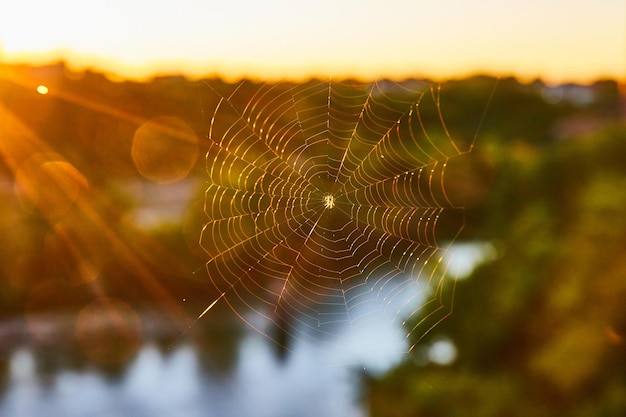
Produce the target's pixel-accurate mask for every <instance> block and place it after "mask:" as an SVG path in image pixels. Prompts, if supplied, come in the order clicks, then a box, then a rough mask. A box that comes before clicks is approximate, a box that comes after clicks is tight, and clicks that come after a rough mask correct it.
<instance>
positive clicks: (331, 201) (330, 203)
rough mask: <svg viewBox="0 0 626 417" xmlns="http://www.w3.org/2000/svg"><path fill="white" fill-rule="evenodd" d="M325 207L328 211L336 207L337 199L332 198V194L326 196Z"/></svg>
mask: <svg viewBox="0 0 626 417" xmlns="http://www.w3.org/2000/svg"><path fill="white" fill-rule="evenodd" d="M324 207H325V208H327V209H331V208H333V207H335V198H334V197H333V196H332V194H325V195H324Z"/></svg>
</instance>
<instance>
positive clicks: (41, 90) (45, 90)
mask: <svg viewBox="0 0 626 417" xmlns="http://www.w3.org/2000/svg"><path fill="white" fill-rule="evenodd" d="M48 91H49V90H48V87H46V86H45V85H43V84H39V85H38V86H37V92H38V93H39V94H41V95H43V96H45V95H46V94H48Z"/></svg>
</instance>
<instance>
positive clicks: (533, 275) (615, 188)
mask: <svg viewBox="0 0 626 417" xmlns="http://www.w3.org/2000/svg"><path fill="white" fill-rule="evenodd" d="M485 152H487V154H488V155H489V158H490V159H491V161H492V163H493V166H494V172H495V173H494V177H495V178H496V181H495V183H494V187H493V189H492V191H491V193H490V194H489V196H488V198H487V199H486V203H485V207H484V213H483V217H482V219H483V224H482V226H481V227H480V228H479V229H478V230H479V232H478V234H477V237H478V238H480V239H484V240H491V242H492V243H493V244H494V246H495V247H496V249H497V251H498V257H497V259H495V260H494V261H492V262H490V263H487V264H483V265H482V266H480V267H478V268H477V269H476V270H475V271H474V273H473V275H472V276H471V277H470V278H468V279H465V280H461V281H459V282H458V284H457V290H456V299H455V305H454V314H453V316H452V317H450V318H449V319H448V320H446V321H445V322H443V323H442V324H441V325H440V326H438V327H437V328H436V329H435V330H434V331H433V332H432V333H431V334H430V335H428V337H426V338H425V339H424V340H423V341H422V343H428V342H429V341H430V340H433V339H434V338H438V337H441V336H442V335H445V336H446V337H448V338H450V339H451V340H453V341H454V343H455V345H456V347H457V349H458V352H459V353H458V357H457V360H456V362H455V363H454V364H453V365H451V366H448V367H442V366H435V365H433V364H427V365H422V366H419V365H417V364H416V363H415V362H414V361H412V360H411V359H409V360H407V362H406V363H405V364H403V365H401V366H399V367H398V368H396V369H395V370H393V371H391V372H390V373H389V374H388V375H386V376H384V377H382V378H379V379H372V380H370V381H369V383H368V389H369V390H368V400H369V405H370V409H371V415H372V416H432V417H434V416H485V417H487V416H561V415H571V416H599V415H601V416H622V415H625V414H626V396H625V394H626V307H625V306H626V304H625V303H624V300H626V279H625V277H626V257H624V254H625V252H624V251H625V248H626V233H625V231H626V216H624V213H626V193H625V192H624V190H626V164H625V163H624V159H623V158H624V155H626V128H625V127H624V126H623V125H615V126H612V127H611V126H609V127H607V128H605V129H604V130H601V131H596V132H595V133H593V134H587V135H584V136H582V137H579V138H576V139H571V140H568V141H564V142H554V143H552V144H550V145H546V144H542V145H537V144H533V143H532V142H530V143H529V142H528V141H520V140H511V141H509V142H506V141H503V140H501V141H495V142H492V143H491V144H490V145H488V146H487V150H486V151H485Z"/></svg>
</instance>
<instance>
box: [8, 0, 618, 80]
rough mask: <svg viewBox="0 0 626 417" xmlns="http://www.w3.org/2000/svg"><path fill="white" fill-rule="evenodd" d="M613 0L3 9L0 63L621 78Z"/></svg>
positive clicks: (127, 1)
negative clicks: (585, 0) (51, 62)
mask: <svg viewBox="0 0 626 417" xmlns="http://www.w3.org/2000/svg"><path fill="white" fill-rule="evenodd" d="M625 3H626V2H624V0H599V1H596V2H573V1H566V0H526V1H523V2H522V1H518V2H510V1H509V2H506V1H501V0H479V1H469V0H289V1H286V0H262V1H259V0H254V1H253V0H223V1H210V0H177V1H175V2H166V1H156V2H155V1H145V0H109V1H107V2H102V1H98V2H95V1H86V0H55V1H54V2H50V1H48V0H6V1H4V2H3V4H2V6H0V62H5V63H11V62H19V63H25V62H27V63H45V62H50V61H58V60H59V59H63V60H65V61H67V62H68V63H69V64H70V65H71V66H73V67H74V68H76V69H79V68H85V67H92V68H96V69H100V70H104V71H108V72H112V73H116V74H118V75H121V76H124V77H131V78H142V77H146V76H151V75H154V74H159V73H161V74H163V73H184V74H186V75H190V76H202V75H214V74H218V75H222V76H227V77H241V76H252V77H257V78H274V79H275V78H283V77H288V78H300V77H308V76H311V75H322V76H326V75H333V76H346V75H356V76H361V77H369V78H372V77H382V76H392V77H406V76H429V77H433V78H446V77H450V76H463V75H467V74H470V73H477V72H481V73H488V74H496V75H516V76H520V77H522V78H534V77H542V78H544V79H547V80H548V81H590V80H592V79H595V78H599V77H612V78H619V79H624V78H625V77H626V30H625V27H626V6H625Z"/></svg>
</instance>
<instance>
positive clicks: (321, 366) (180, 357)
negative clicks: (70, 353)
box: [0, 333, 390, 417]
mask: <svg viewBox="0 0 626 417" xmlns="http://www.w3.org/2000/svg"><path fill="white" fill-rule="evenodd" d="M389 347H390V344H389V343H387V344H386V345H385V344H382V345H380V346H373V345H370V350H369V354H371V355H374V356H376V350H378V352H379V353H381V354H382V357H385V356H387V357H390V352H389V351H388V349H389ZM344 349H345V347H344ZM386 350H387V352H385V351H386ZM345 354H346V352H341V351H340V350H336V351H329V350H327V351H320V350H317V349H307V348H306V347H305V346H304V345H303V346H300V347H298V348H296V351H295V352H294V354H292V355H290V356H288V357H287V358H286V359H284V360H282V359H280V358H279V357H278V356H277V355H276V352H275V351H274V348H273V346H272V345H271V344H270V343H268V342H267V340H266V339H265V338H263V336H261V335H259V334H254V333H250V334H249V335H247V336H246V337H245V338H244V339H243V341H242V343H241V345H240V350H239V359H238V361H237V364H236V366H235V368H234V369H233V370H232V372H225V373H220V372H215V371H211V370H209V369H207V367H206V366H205V365H204V364H202V363H201V360H200V357H199V350H198V348H196V347H193V346H191V345H189V344H182V345H179V346H177V347H175V348H173V349H172V350H171V351H166V352H163V351H162V350H161V349H159V348H158V347H157V346H156V345H155V344H151V343H148V344H146V345H144V346H143V347H142V348H141V350H140V351H139V353H138V354H137V355H136V357H135V358H134V359H133V360H132V361H131V362H130V364H129V365H128V366H127V367H126V368H125V369H124V371H123V372H122V374H121V375H119V376H114V377H111V376H107V375H105V374H103V373H102V372H100V371H98V370H97V369H90V368H89V367H87V368H86V369H78V370H71V369H65V370H61V371H58V372H54V373H52V374H48V375H45V374H41V373H40V372H38V370H37V364H36V362H37V361H38V358H37V357H36V354H35V352H34V351H33V349H32V348H29V347H21V348H19V349H17V350H15V351H14V352H13V353H12V354H11V356H10V359H9V364H8V372H7V373H8V378H7V379H8V380H7V381H6V389H5V391H4V393H3V394H2V396H1V397H0V416H7V417H9V416H11V417H19V416H29V417H30V416H44V415H45V416H51V417H54V416H64V417H74V416H76V417H85V416H150V417H158V416H167V417H171V416H242V417H243V416H251V415H254V416H260V417H263V416H268V417H269V416H274V417H276V416H285V417H287V416H321V415H323V416H347V417H350V416H354V417H357V416H364V415H366V413H365V410H363V408H362V407H361V406H360V405H359V393H358V372H357V370H358V369H359V368H358V367H356V366H354V365H353V364H347V363H344V364H337V362H336V360H338V359H340V358H342V357H343V355H345ZM345 359H351V360H352V362H356V361H357V358H347V357H345ZM361 359H362V358H361ZM377 366H381V363H378V365H377Z"/></svg>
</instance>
